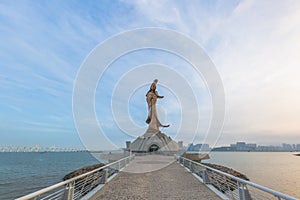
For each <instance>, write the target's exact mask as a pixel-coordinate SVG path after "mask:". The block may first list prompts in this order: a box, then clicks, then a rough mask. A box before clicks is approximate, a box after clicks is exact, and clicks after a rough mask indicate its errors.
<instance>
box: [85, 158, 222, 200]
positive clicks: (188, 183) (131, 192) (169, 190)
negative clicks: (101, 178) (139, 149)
mask: <svg viewBox="0 0 300 200" xmlns="http://www.w3.org/2000/svg"><path fill="white" fill-rule="evenodd" d="M170 160H171V162H170ZM172 161H173V162H172ZM125 171H126V172H124V171H122V172H121V173H120V174H119V175H118V176H117V177H116V178H115V179H113V180H112V181H110V182H109V183H107V184H106V185H105V186H104V187H103V188H102V189H101V190H100V191H98V192H97V193H96V194H95V195H93V196H92V197H91V198H90V200H101V199H107V200H109V199H220V198H219V197H218V196H217V195H216V194H215V193H214V192H212V191H211V190H210V189H209V188H207V187H206V186H205V185H204V184H202V183H200V182H199V180H197V179H196V178H195V177H194V176H193V175H192V174H191V173H189V172H188V171H187V170H185V169H184V168H183V167H182V166H180V164H179V163H177V162H175V160H174V156H171V157H170V156H169V157H166V156H159V155H149V156H137V157H136V159H135V160H134V161H133V162H132V163H130V165H129V166H128V167H127V169H126V170H125ZM130 171H131V172H130ZM143 171H149V172H145V173H142V172H143ZM115 188H117V189H115Z"/></svg>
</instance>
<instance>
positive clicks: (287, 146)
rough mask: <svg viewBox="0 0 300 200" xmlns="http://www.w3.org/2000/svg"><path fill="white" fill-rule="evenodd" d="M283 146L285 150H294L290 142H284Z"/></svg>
mask: <svg viewBox="0 0 300 200" xmlns="http://www.w3.org/2000/svg"><path fill="white" fill-rule="evenodd" d="M282 148H283V150H284V151H293V147H292V145H290V144H286V143H283V144H282Z"/></svg>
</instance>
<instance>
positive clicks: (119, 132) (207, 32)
mask: <svg viewBox="0 0 300 200" xmlns="http://www.w3.org/2000/svg"><path fill="white" fill-rule="evenodd" d="M145 27H159V28H164V29H170V30H174V31H177V32H179V33H181V34H184V35H186V36H187V37H189V38H191V39H193V40H194V41H195V42H197V43H198V44H199V46H201V47H202V48H203V50H204V51H205V52H206V54H207V56H208V57H209V58H210V59H211V61H212V62H213V63H214V65H215V67H216V69H217V70H218V73H219V76H220V77H221V79H222V81H223V86H224V92H225V98H226V104H225V108H226V118H225V121H224V127H223V130H222V133H221V135H220V137H219V138H218V143H217V145H224V144H230V143H235V142H236V141H246V142H256V143H259V144H280V143H283V142H286V143H300V123H299V122H300V103H299V102H300V79H299V76H300V54H299V53H300V37H299V35H300V2H299V1H296V0H295V1H290V0H287V1H279V0H278V1H251V0H249V1H226V2H225V1H159V2H156V1H143V0H139V1H138V0H137V1H105V0H103V1H98V2H95V1H38V2H37V1H10V0H7V1H6V0H5V1H1V2H0V41H1V42H0V60H1V61H0V110H1V112H0V119H1V123H0V138H1V140H0V146H18V145H21V146H24V145H26V146H28V145H36V144H39V145H43V146H51V145H55V146H62V147H83V146H84V144H82V140H84V137H85V135H84V134H85V133H78V131H77V130H76V126H75V122H74V119H73V114H74V113H73V111H72V107H73V105H72V102H73V100H72V97H73V87H74V83H75V80H76V76H77V73H78V72H79V70H80V67H81V66H82V64H83V62H84V60H85V59H86V58H87V56H88V55H89V53H90V52H91V51H92V50H93V49H95V47H96V46H97V45H99V44H101V43H103V42H104V41H105V40H107V39H108V38H111V37H113V36H114V35H116V34H119V33H122V32H124V31H128V30H132V29H140V28H145ZM173 42H174V43H176V42H178V41H176V40H174V41H173ZM182 45H184V44H182ZM114 48H116V49H117V48H118V47H117V46H114ZM99 62H101V61H99ZM166 70H167V71H166ZM150 72H151V73H150ZM173 72H174V74H172V73H173ZM128 74H129V75H128ZM166 74H167V75H168V76H167V75H166ZM153 78H158V79H159V83H160V85H159V86H158V90H159V93H161V94H162V95H164V96H165V98H164V99H163V100H160V101H159V102H158V110H159V116H160V118H161V120H162V121H163V122H164V123H170V124H171V127H170V128H169V129H164V130H163V131H164V132H165V133H167V134H168V135H170V136H171V137H173V138H176V139H178V140H183V141H184V142H185V144H187V143H190V142H194V143H197V142H202V141H203V138H205V133H206V131H207V130H208V127H209V122H210V119H211V116H212V110H213V107H212V104H211V99H210V91H209V90H208V89H207V87H206V84H205V79H203V77H201V76H198V75H197V74H196V72H195V71H194V70H193V67H191V66H190V65H189V64H188V63H186V62H185V61H184V60H182V59H181V58H180V57H178V56H176V55H174V54H171V53H168V52H164V51H159V50H147V49H145V50H140V51H136V52H132V53H130V54H128V55H126V56H122V57H120V58H119V59H118V60H116V61H115V62H114V63H112V64H111V65H110V66H109V68H108V69H107V70H106V71H105V73H103V74H102V75H101V77H99V82H98V84H97V87H96V88H95V102H94V106H95V113H96V116H97V122H98V123H99V124H100V125H101V127H102V129H103V132H105V136H106V137H107V138H108V139H109V140H111V141H112V143H114V145H115V146H119V147H122V146H124V142H125V141H126V140H132V139H133V138H134V137H136V136H138V135H141V134H142V133H143V131H144V130H145V128H146V124H145V122H144V121H145V118H146V115H147V107H146V106H147V105H146V102H145V96H144V95H145V93H146V92H147V90H148V87H149V85H150V83H151V81H152V80H153ZM138 80H140V81H141V80H144V83H143V84H141V83H140V82H139V81H138ZM133 84H137V85H133ZM172 84H174V85H172ZM130 85H133V86H134V87H133V86H132V87H129V86H130ZM185 86H186V87H188V88H189V89H190V91H192V93H188V92H187V93H184V92H186V90H185V88H184V87H185ZM176 91H177V92H176ZM178 91H180V92H178ZM114 92H116V94H114ZM117 92H119V93H117ZM128 94H130V95H128ZM82 98H83V97H82ZM188 100H189V101H188ZM116 115H117V117H116ZM128 116H129V118H128V119H130V122H131V123H132V124H130V123H128V121H126V120H127V117H128ZM195 116H196V117H195ZM183 117H184V118H183ZM86 120H87V121H88V119H86ZM197 122H199V124H198V126H197ZM131 125H133V126H131ZM195 127H196V128H195ZM209 142H210V141H209ZM210 143H211V142H210ZM94 144H95V146H97V147H98V146H101V141H100V142H99V141H97V139H94ZM93 148H94V147H93ZM95 148H96V147H95ZM100 148H101V147H100Z"/></svg>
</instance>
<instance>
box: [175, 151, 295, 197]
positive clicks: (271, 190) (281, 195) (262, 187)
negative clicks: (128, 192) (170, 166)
mask: <svg viewBox="0 0 300 200" xmlns="http://www.w3.org/2000/svg"><path fill="white" fill-rule="evenodd" d="M176 156H177V157H179V158H181V159H184V160H187V161H188V162H191V163H193V164H195V165H199V166H201V167H204V168H206V169H209V170H211V171H214V172H217V173H219V174H222V175H224V176H227V177H229V178H232V179H234V180H236V181H238V182H241V183H243V184H246V185H250V186H252V187H255V188H257V189H259V190H262V191H265V192H267V193H270V194H273V195H275V196H276V197H280V198H283V199H287V200H297V199H296V198H294V197H291V196H289V195H286V194H283V193H281V192H278V191H275V190H273V189H270V188H267V187H264V186H261V185H259V184H256V183H253V182H251V181H247V180H244V179H241V178H238V177H236V176H233V175H231V174H228V173H226V172H223V171H220V170H218V169H215V168H212V167H209V166H207V165H204V164H201V163H198V162H195V161H193V160H190V159H187V158H185V157H182V156H178V155H176Z"/></svg>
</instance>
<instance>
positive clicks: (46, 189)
mask: <svg viewBox="0 0 300 200" xmlns="http://www.w3.org/2000/svg"><path fill="white" fill-rule="evenodd" d="M132 157H134V154H133V155H130V156H127V157H125V158H122V159H120V160H117V161H115V162H112V163H109V164H107V165H104V166H102V167H99V168H97V169H94V170H92V171H89V172H86V173H84V174H81V175H79V176H76V177H74V178H71V179H68V180H65V181H62V182H59V183H57V184H54V185H52V186H49V187H46V188H44V189H41V190H38V191H36V192H33V193H30V194H28V195H26V196H22V197H19V198H17V199H16V200H27V199H31V198H34V197H37V196H39V195H42V194H45V193H47V192H49V191H51V190H54V189H56V188H59V187H61V186H64V185H67V184H69V183H72V182H74V181H76V180H78V179H81V178H83V177H86V176H88V175H91V174H93V173H95V172H97V171H100V170H103V169H106V168H109V167H110V166H112V165H114V164H117V163H119V162H121V161H123V160H126V159H128V158H132Z"/></svg>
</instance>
